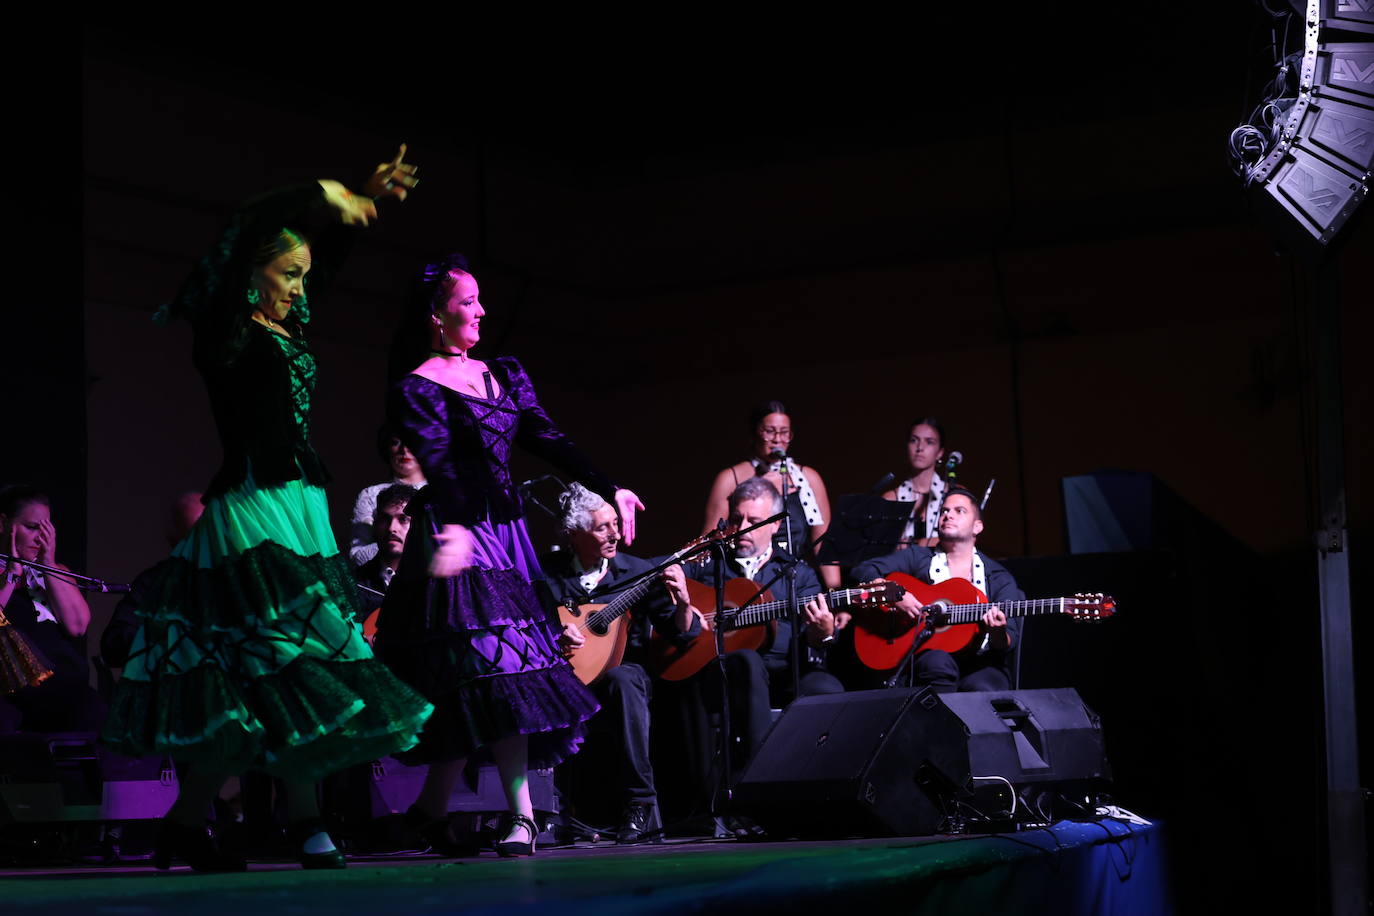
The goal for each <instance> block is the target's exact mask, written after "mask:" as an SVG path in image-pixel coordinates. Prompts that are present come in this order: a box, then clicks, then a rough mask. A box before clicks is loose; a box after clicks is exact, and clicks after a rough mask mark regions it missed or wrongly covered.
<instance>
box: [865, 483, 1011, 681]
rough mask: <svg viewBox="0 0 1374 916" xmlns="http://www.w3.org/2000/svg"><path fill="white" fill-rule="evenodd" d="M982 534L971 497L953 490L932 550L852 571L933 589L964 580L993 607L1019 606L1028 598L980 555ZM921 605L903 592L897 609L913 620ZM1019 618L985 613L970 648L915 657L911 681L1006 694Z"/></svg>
mask: <svg viewBox="0 0 1374 916" xmlns="http://www.w3.org/2000/svg"><path fill="white" fill-rule="evenodd" d="M982 532H983V513H982V510H981V509H980V508H979V506H978V501H977V500H976V499H975V498H974V496H973V494H972V493H970V492H969V491H968V490H966V489H964V488H963V487H954V488H952V489H951V490H950V491H949V493H947V494H946V495H945V499H944V503H943V505H942V506H941V508H940V526H939V538H940V541H939V544H938V545H937V546H936V547H935V548H929V547H910V548H908V549H906V550H899V551H897V552H896V553H890V554H888V555H887V556H885V557H879V558H877V559H876V560H868V561H867V562H864V563H860V564H859V565H858V566H856V567H854V578H855V579H857V580H858V581H860V582H865V583H866V582H870V581H872V580H875V579H880V578H882V577H884V576H886V575H887V574H888V573H894V572H900V573H906V574H907V575H909V576H913V577H914V578H917V579H920V580H921V581H922V582H925V583H927V584H930V585H937V584H939V583H941V582H944V581H945V580H947V579H954V578H959V579H967V580H968V581H970V582H972V583H973V584H974V586H976V587H977V588H978V590H979V591H981V592H982V593H983V594H985V595H987V596H988V600H989V601H991V602H1002V601H1021V600H1023V599H1024V598H1025V597H1026V596H1025V594H1024V593H1023V592H1022V591H1021V588H1020V586H1018V585H1017V584H1016V580H1015V579H1013V578H1012V575H1011V573H1010V572H1008V571H1007V568H1006V567H1005V566H1003V565H1002V564H1001V563H998V562H997V561H996V560H994V559H992V558H991V557H987V556H984V555H983V554H981V553H979V552H978V549H977V547H976V546H975V544H976V542H977V539H978V535H979V534H981V533H982ZM921 608H922V604H921V602H920V601H919V600H918V599H917V598H916V596H915V595H912V594H910V593H907V594H906V595H905V596H903V598H902V601H901V603H900V604H899V605H897V607H896V610H898V611H900V612H902V613H905V614H907V615H908V616H910V617H911V618H913V619H915V618H917V617H918V616H919V615H920V614H921ZM1021 623H1022V618H1020V617H1013V618H1011V619H1010V620H1008V619H1007V616H1006V615H1005V614H1003V613H1002V611H1001V609H999V608H996V607H994V608H991V609H989V610H988V611H987V612H986V613H984V614H983V617H982V620H981V621H980V623H979V629H980V632H979V634H978V636H977V637H976V638H975V641H974V643H973V644H972V645H970V647H969V648H968V649H967V650H965V651H962V652H959V653H958V654H957V655H950V654H949V653H948V652H945V651H942V650H939V649H930V650H927V651H924V652H918V653H917V654H916V657H915V659H914V664H915V679H916V682H917V683H919V684H926V685H929V686H930V687H932V688H933V689H934V690H935V691H937V692H939V693H947V692H951V691H956V690H958V691H968V690H1006V689H1008V688H1009V687H1011V659H1012V649H1013V648H1014V647H1015V645H1016V643H1017V641H1018V640H1019V639H1020V638H1021Z"/></svg>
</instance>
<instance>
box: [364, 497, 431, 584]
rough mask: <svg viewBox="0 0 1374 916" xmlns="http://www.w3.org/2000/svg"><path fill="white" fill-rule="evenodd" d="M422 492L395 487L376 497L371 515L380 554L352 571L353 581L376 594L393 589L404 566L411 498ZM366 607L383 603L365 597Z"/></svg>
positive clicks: (374, 539) (373, 531) (375, 541)
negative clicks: (396, 578) (402, 563)
mask: <svg viewBox="0 0 1374 916" xmlns="http://www.w3.org/2000/svg"><path fill="white" fill-rule="evenodd" d="M418 492H419V491H418V490H417V489H416V488H415V487H412V486H411V485H410V484H405V483H394V484H392V485H391V486H389V487H387V488H386V489H385V490H382V491H381V492H380V493H378V494H377V503H376V507H375V508H374V509H373V512H372V542H373V544H374V545H376V547H377V553H376V555H374V556H373V557H372V559H370V560H368V561H367V562H366V563H364V564H363V565H361V566H359V567H357V568H356V569H355V570H354V571H353V578H354V579H355V580H356V581H357V583H358V584H359V585H365V586H367V587H368V588H370V589H372V590H373V591H378V592H385V591H386V590H387V587H388V586H390V585H391V577H392V576H394V575H396V569H397V567H399V566H400V565H401V551H402V550H403V549H404V548H405V546H406V534H407V533H408V532H409V531H410V513H409V512H408V511H407V508H406V507H407V506H409V505H410V500H411V497H413V496H414V495H415V494H416V493H418ZM363 604H364V605H365V606H368V607H372V608H376V607H380V606H381V599H380V598H378V597H376V596H375V595H367V594H364V595H363Z"/></svg>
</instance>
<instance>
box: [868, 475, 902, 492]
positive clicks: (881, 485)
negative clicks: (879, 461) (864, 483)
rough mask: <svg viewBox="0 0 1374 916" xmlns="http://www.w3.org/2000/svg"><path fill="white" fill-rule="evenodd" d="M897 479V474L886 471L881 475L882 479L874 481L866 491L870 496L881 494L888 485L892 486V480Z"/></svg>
mask: <svg viewBox="0 0 1374 916" xmlns="http://www.w3.org/2000/svg"><path fill="white" fill-rule="evenodd" d="M896 479H897V475H896V474H894V473H892V472H891V471H888V472H887V473H886V474H884V475H883V479H882V480H880V481H878V482H877V483H875V484H874V485H873V487H872V489H870V490H869V491H868V493H869V495H870V496H881V495H882V494H883V492H884V491H885V490H887V488H888V487H890V486H892V481H894V480H896Z"/></svg>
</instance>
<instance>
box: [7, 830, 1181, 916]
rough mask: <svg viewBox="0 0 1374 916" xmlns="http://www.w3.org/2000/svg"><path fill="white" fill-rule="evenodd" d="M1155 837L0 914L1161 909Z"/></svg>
mask: <svg viewBox="0 0 1374 916" xmlns="http://www.w3.org/2000/svg"><path fill="white" fill-rule="evenodd" d="M1163 846H1164V841H1163V831H1162V830H1161V828H1160V827H1159V826H1158V825H1153V826H1148V827H1142V826H1139V825H1131V824H1126V823H1122V822H1119V821H1114V820H1103V821H1092V822H1071V821H1062V822H1060V823H1058V824H1055V825H1054V826H1053V827H1047V828H1041V829H1036V830H1027V831H1022V832H1018V833H1014V834H988V835H973V836H959V837H918V838H906V839H870V840H847V841H832V842H790V843H744V842H739V841H737V840H715V839H710V840H696V841H693V840H683V841H679V840H674V841H670V842H668V843H664V844H660V845H650V846H637V847H623V848H622V847H617V846H614V845H611V844H598V845H595V846H591V845H581V846H573V847H565V848H560V849H550V850H540V852H539V853H538V855H536V856H535V857H534V858H531V859H499V858H497V857H496V856H495V855H494V854H492V853H486V854H484V855H483V856H481V857H479V858H475V859H459V860H451V859H439V858H436V857H434V856H419V855H410V856H396V857H386V858H378V857H374V858H368V857H352V858H350V859H349V867H348V868H347V869H346V870H341V871H327V872H322V871H315V872H307V871H302V870H301V869H300V868H299V867H297V866H295V865H292V864H285V863H282V864H274V863H262V864H259V863H253V864H250V867H249V868H250V870H249V871H248V872H247V873H245V874H228V875H201V874H196V873H194V872H192V871H190V870H189V869H186V868H177V869H173V870H172V871H171V872H158V871H156V870H155V869H153V868H152V867H151V865H129V864H124V865H117V866H101V867H88V868H46V869H44V868H25V869H13V868H12V869H5V870H3V871H0V878H4V879H5V882H4V885H3V890H0V894H3V898H0V899H3V903H0V909H3V911H4V912H5V913H30V912H32V913H44V914H48V916H52V914H54V913H63V912H72V913H76V912H80V913H84V914H92V916H95V914H121V916H123V914H143V913H158V912H180V913H189V912H194V913H196V914H197V916H221V914H235V916H241V914H246V913H251V914H254V916H267V914H275V913H295V914H299V913H306V912H314V913H327V912H339V913H343V912H347V913H350V914H377V916H382V914H387V916H389V914H393V913H452V912H464V913H493V914H495V913H519V912H543V913H548V912H556V913H558V914H560V916H562V914H567V913H584V912H585V913H592V912H595V913H601V914H605V913H683V912H705V911H709V912H712V913H718V912H723V913H736V912H749V913H759V912H780V911H793V912H815V911H817V910H820V909H825V910H835V909H841V911H842V912H843V911H844V910H848V911H849V912H850V913H854V914H857V913H864V914H868V913H898V912H901V913H951V912H971V913H979V914H980V916H986V914H990V913H1055V914H1072V913H1085V914H1086V913H1120V914H1153V913H1168V912H1172V911H1173V907H1172V905H1171V893H1170V891H1169V887H1168V875H1167V873H1166V866H1165V862H1166V857H1165V854H1164V849H1163Z"/></svg>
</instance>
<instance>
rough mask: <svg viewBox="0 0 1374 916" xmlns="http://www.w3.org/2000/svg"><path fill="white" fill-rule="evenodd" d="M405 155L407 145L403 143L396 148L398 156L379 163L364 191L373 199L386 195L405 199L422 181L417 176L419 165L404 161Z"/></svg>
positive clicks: (365, 184)
mask: <svg viewBox="0 0 1374 916" xmlns="http://www.w3.org/2000/svg"><path fill="white" fill-rule="evenodd" d="M405 155H406V145H405V144H404V143H402V144H401V147H400V149H398V150H396V158H394V159H392V160H391V161H390V162H379V163H377V167H376V168H375V169H373V170H372V176H371V177H370V178H368V179H367V181H366V182H365V183H364V184H363V193H364V194H366V195H367V196H368V197H371V198H372V199H373V200H381V199H383V198H385V197H394V198H396V199H397V200H405V199H406V195H408V194H409V193H410V192H411V189H413V188H414V187H415V186H416V185H417V184H419V183H420V179H418V178H416V177H415V173H416V172H417V171H419V169H418V167H416V166H414V165H411V164H410V163H409V162H405V161H403V160H404V159H405Z"/></svg>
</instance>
